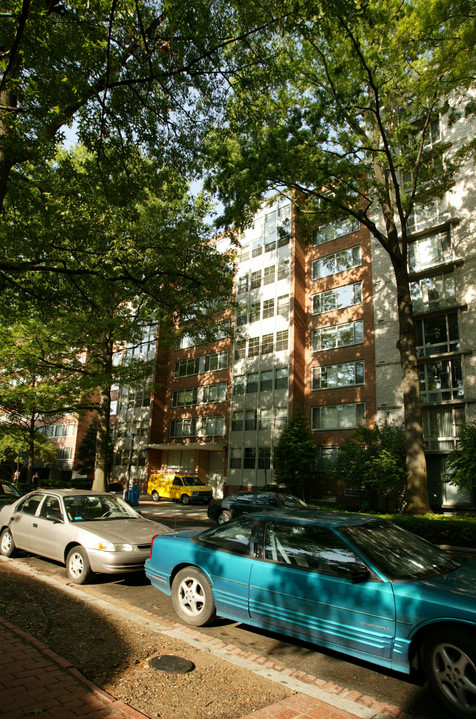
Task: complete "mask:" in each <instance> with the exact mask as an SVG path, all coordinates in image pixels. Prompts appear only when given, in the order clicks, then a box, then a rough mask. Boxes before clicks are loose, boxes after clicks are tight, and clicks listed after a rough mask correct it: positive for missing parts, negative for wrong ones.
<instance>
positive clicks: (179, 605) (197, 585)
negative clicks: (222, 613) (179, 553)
mask: <svg viewBox="0 0 476 719" xmlns="http://www.w3.org/2000/svg"><path fill="white" fill-rule="evenodd" d="M172 603H173V607H174V609H175V612H176V614H177V615H178V616H179V617H180V619H181V620H182V621H183V622H185V624H189V625H191V626H192V627H203V626H205V625H206V624H209V623H210V622H211V621H213V619H214V618H215V616H216V608H215V602H214V600H213V591H212V585H211V583H210V580H209V579H208V578H207V577H206V576H205V574H203V572H201V571H200V570H199V569H196V567H185V569H181V570H180V572H178V573H177V575H176V576H175V578H174V581H173V583H172Z"/></svg>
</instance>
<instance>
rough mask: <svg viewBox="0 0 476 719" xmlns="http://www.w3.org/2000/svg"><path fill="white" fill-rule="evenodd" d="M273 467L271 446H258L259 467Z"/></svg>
mask: <svg viewBox="0 0 476 719" xmlns="http://www.w3.org/2000/svg"><path fill="white" fill-rule="evenodd" d="M270 467H271V447H258V469H269V468H270Z"/></svg>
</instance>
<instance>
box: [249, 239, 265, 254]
mask: <svg viewBox="0 0 476 719" xmlns="http://www.w3.org/2000/svg"><path fill="white" fill-rule="evenodd" d="M262 253H263V241H262V239H261V237H260V238H259V240H253V242H252V245H251V256H252V257H259V255H261V254H262Z"/></svg>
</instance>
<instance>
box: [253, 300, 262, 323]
mask: <svg viewBox="0 0 476 719" xmlns="http://www.w3.org/2000/svg"><path fill="white" fill-rule="evenodd" d="M260 310H261V305H260V303H259V302H253V304H252V305H251V307H250V322H259V318H260Z"/></svg>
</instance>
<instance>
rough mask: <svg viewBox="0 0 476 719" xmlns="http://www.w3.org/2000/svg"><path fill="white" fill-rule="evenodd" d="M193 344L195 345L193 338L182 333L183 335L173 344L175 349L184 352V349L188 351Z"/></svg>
mask: <svg viewBox="0 0 476 719" xmlns="http://www.w3.org/2000/svg"><path fill="white" fill-rule="evenodd" d="M195 344H196V340H195V337H192V335H189V334H187V333H186V332H184V334H183V335H182V336H181V337H179V338H178V340H177V342H176V344H175V349H177V350H185V349H188V348H189V347H194V346H195Z"/></svg>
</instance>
